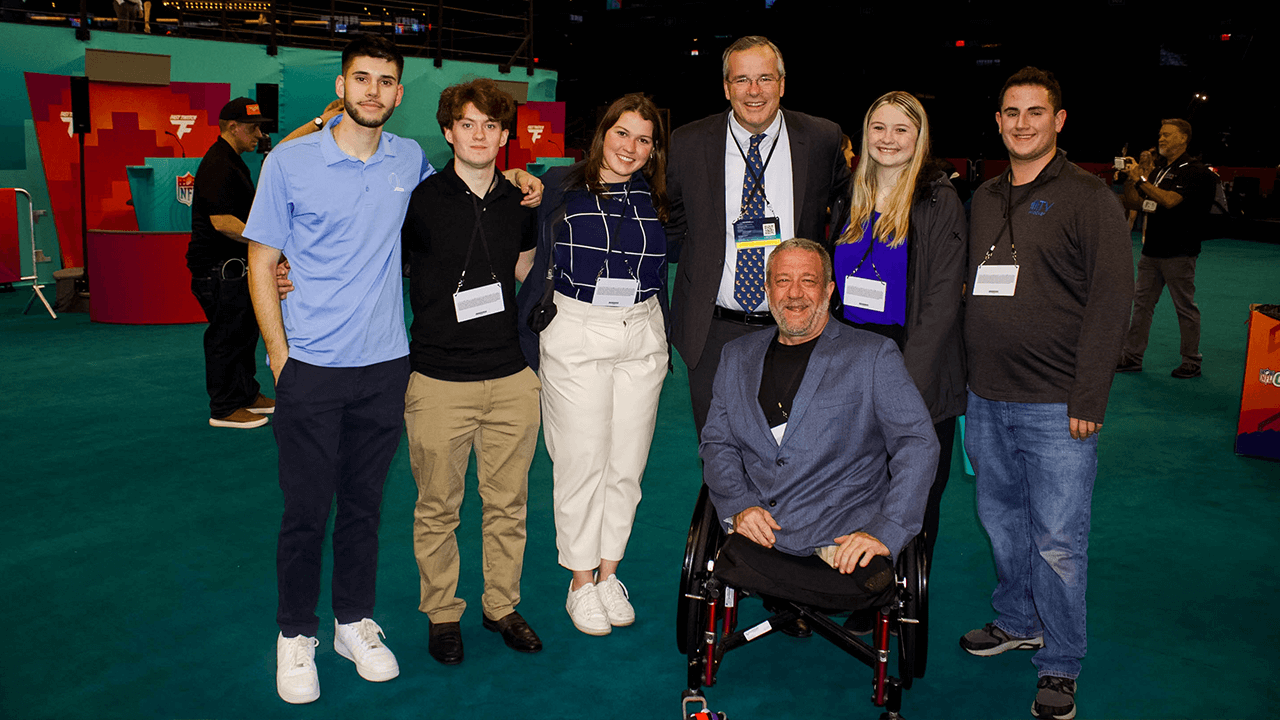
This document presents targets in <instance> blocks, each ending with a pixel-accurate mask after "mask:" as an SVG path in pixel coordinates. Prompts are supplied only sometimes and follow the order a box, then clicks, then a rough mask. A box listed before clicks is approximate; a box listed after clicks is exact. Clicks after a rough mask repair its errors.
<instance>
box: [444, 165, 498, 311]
mask: <svg viewBox="0 0 1280 720" xmlns="http://www.w3.org/2000/svg"><path fill="white" fill-rule="evenodd" d="M497 184H498V173H496V172H495V173H494V174H493V182H491V183H489V189H488V190H486V191H485V195H486V196H488V195H489V193H491V192H493V188H494V187H496V186H497ZM467 194H468V195H470V196H471V209H472V210H474V211H475V214H476V224H475V227H473V228H471V240H469V241H468V242H467V259H466V260H463V261H462V277H460V278H458V287H457V289H456V290H454V291H453V294H454V295H457V294H458V293H460V292H462V283H463V281H465V280H466V279H467V268H468V267H471V250H472V249H473V248H475V246H476V236H477V235H479V236H480V247H481V249H483V250H484V258H485V260H487V261H489V277H491V278H493V281H494V282H498V276H497V275H495V274H494V272H493V258H492V257H491V256H490V255H489V242H488V240H486V239H485V236H484V222H483V221H482V219H483V215H484V211H483V210H481V209H480V201H479V200H476V194H475V193H473V192H471V191H469V190H468V191H467Z"/></svg>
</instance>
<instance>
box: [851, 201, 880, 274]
mask: <svg viewBox="0 0 1280 720" xmlns="http://www.w3.org/2000/svg"><path fill="white" fill-rule="evenodd" d="M874 228H875V221H874V216H872V218H871V219H868V220H867V229H866V230H864V231H863V233H862V237H863V239H865V240H866V241H867V251H866V252H864V253H862V259H861V260H859V261H858V264H857V265H855V266H854V268H853V269H852V270H850V271H849V276H850V277H853V276H854V275H856V274H857V272H858V271H859V270H861V269H862V265H863V263H865V262H866V261H867V258H869V257H871V249H872V248H874V247H875V246H876V237H875V232H874V231H873V229H874ZM871 272H873V273H875V274H876V279H877V280H879V281H880V282H884V278H882V277H880V269H879V268H877V267H876V261H875V260H872V261H871Z"/></svg>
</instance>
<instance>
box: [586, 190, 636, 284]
mask: <svg viewBox="0 0 1280 720" xmlns="http://www.w3.org/2000/svg"><path fill="white" fill-rule="evenodd" d="M596 207H597V208H599V209H600V222H601V223H603V224H604V260H603V261H602V262H601V263H600V270H599V271H598V272H596V278H599V277H600V276H602V275H603V276H604V277H609V274H608V273H609V254H610V253H612V252H613V236H614V235H617V234H618V228H619V227H621V225H622V221H623V220H625V219H626V217H627V210H628V209H630V210H631V211H632V212H633V213H635V208H632V207H631V180H630V179H628V180H627V184H626V185H624V186H623V188H622V212H620V213H618V219H617V220H616V221H614V223H613V230H610V229H609V224H608V223H607V222H605V220H604V219H605V217H607V216H608V214H607V213H606V212H605V211H604V208H602V207H600V196H599V195H597V196H596ZM639 219H640V216H639V214H636V220H639ZM618 239H619V240H621V239H622V236H621V235H619V236H618ZM618 253H619V254H623V253H622V251H621V250H619V251H618ZM622 264H623V265H625V266H626V268H627V273H629V274H630V275H631V277H633V278H634V277H635V276H636V274H635V272H634V271H633V270H632V269H631V263H628V262H627V258H626V255H625V254H623V257H622Z"/></svg>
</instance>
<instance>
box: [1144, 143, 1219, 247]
mask: <svg viewBox="0 0 1280 720" xmlns="http://www.w3.org/2000/svg"><path fill="white" fill-rule="evenodd" d="M1165 168H1168V169H1167V170H1166V169H1165ZM1148 179H1149V180H1150V181H1151V182H1155V183H1156V187H1159V188H1160V189H1161V190H1172V191H1173V192H1176V193H1178V194H1179V195H1181V196H1182V202H1180V203H1178V204H1177V205H1175V206H1173V207H1171V208H1163V207H1162V208H1157V209H1156V211H1155V212H1152V213H1147V235H1146V240H1147V241H1146V242H1145V243H1143V245H1142V254H1143V255H1146V256H1147V257H1153V258H1171V257H1196V256H1197V255H1199V254H1200V241H1201V240H1204V239H1205V236H1206V235H1207V234H1208V229H1209V210H1210V209H1211V208H1212V207H1213V196H1214V193H1215V192H1216V191H1217V189H1218V176H1217V175H1214V174H1213V171H1212V170H1210V169H1209V168H1207V167H1205V166H1204V164H1203V163H1201V162H1200V161H1199V160H1195V159H1193V158H1191V157H1189V156H1188V155H1186V154H1185V153H1184V154H1182V155H1180V156H1178V158H1177V159H1176V160H1174V161H1173V162H1171V163H1168V164H1166V165H1164V166H1162V167H1159V168H1156V170H1155V172H1153V173H1151V177H1150V178H1148ZM1157 181H1158V182H1157ZM1144 197H1145V196H1144Z"/></svg>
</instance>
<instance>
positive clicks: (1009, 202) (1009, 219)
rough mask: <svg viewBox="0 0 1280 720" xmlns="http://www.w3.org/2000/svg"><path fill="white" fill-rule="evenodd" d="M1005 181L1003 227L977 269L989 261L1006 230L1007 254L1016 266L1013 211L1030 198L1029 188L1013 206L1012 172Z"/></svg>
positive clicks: (1016, 249) (1016, 254)
mask: <svg viewBox="0 0 1280 720" xmlns="http://www.w3.org/2000/svg"><path fill="white" fill-rule="evenodd" d="M1006 181H1007V182H1008V183H1009V191H1008V192H1007V193H1006V195H1005V201H1004V202H1005V206H1004V227H1003V228H1001V229H1000V232H999V233H998V234H997V235H996V239H995V240H994V241H992V243H991V247H990V248H988V249H987V254H986V255H985V256H983V258H982V262H980V263H978V267H982V266H983V265H986V264H987V261H988V260H990V259H991V254H992V253H994V252H995V251H996V245H998V244H999V243H1000V238H1002V237H1004V233H1005V231H1006V230H1007V231H1008V232H1009V252H1010V253H1012V255H1013V266H1014V267H1017V266H1018V248H1017V247H1016V246H1015V245H1014V244H1013V209H1014V208H1015V207H1017V205H1021V204H1022V203H1024V202H1026V200H1027V198H1029V197H1031V188H1030V187H1028V188H1027V189H1026V191H1025V192H1023V193H1022V197H1020V198H1018V203H1017V205H1014V202H1013V171H1012V170H1009V174H1008V177H1007V178H1006Z"/></svg>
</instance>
